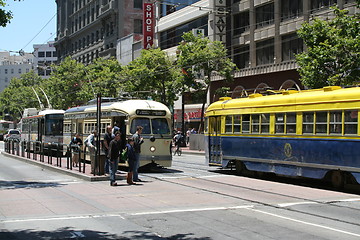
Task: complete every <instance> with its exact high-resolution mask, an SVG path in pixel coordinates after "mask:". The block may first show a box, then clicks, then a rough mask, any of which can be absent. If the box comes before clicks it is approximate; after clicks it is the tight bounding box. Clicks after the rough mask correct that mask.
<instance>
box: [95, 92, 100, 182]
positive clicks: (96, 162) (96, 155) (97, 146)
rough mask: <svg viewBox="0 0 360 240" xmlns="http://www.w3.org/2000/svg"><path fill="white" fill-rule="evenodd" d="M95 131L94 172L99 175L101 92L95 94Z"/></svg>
mask: <svg viewBox="0 0 360 240" xmlns="http://www.w3.org/2000/svg"><path fill="white" fill-rule="evenodd" d="M96 131H97V136H96V153H95V169H96V170H95V172H97V175H100V169H101V167H100V152H101V151H100V135H101V93H98V94H97V96H96ZM95 172H94V173H95Z"/></svg>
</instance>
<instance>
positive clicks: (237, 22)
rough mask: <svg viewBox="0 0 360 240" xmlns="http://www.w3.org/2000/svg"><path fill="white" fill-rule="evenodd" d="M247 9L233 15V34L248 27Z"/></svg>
mask: <svg viewBox="0 0 360 240" xmlns="http://www.w3.org/2000/svg"><path fill="white" fill-rule="evenodd" d="M249 19H250V18H249V11H246V12H241V13H239V14H236V15H234V35H239V34H241V33H243V32H245V31H246V30H248V29H249V28H250V20H249Z"/></svg>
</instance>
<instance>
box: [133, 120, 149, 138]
mask: <svg viewBox="0 0 360 240" xmlns="http://www.w3.org/2000/svg"><path fill="white" fill-rule="evenodd" d="M137 126H142V127H143V131H142V133H143V134H150V133H151V128H150V119H149V118H134V119H133V120H132V121H131V128H130V133H131V134H134V133H136V127H137Z"/></svg>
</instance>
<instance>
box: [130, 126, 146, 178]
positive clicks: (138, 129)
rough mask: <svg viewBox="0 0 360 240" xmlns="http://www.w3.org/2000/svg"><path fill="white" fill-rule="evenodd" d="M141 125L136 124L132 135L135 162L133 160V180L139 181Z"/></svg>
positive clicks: (142, 141) (141, 142) (141, 140)
mask: <svg viewBox="0 0 360 240" xmlns="http://www.w3.org/2000/svg"><path fill="white" fill-rule="evenodd" d="M142 130H143V127H142V126H137V127H136V133H135V134H134V135H133V136H132V138H133V139H134V150H135V162H134V173H133V181H134V182H141V180H140V179H139V174H138V170H139V167H140V153H141V144H143V143H144V139H143V137H141V134H142Z"/></svg>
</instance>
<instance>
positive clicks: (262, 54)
mask: <svg viewBox="0 0 360 240" xmlns="http://www.w3.org/2000/svg"><path fill="white" fill-rule="evenodd" d="M271 63H274V39H268V40H265V41H261V42H258V43H256V65H264V64H271Z"/></svg>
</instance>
